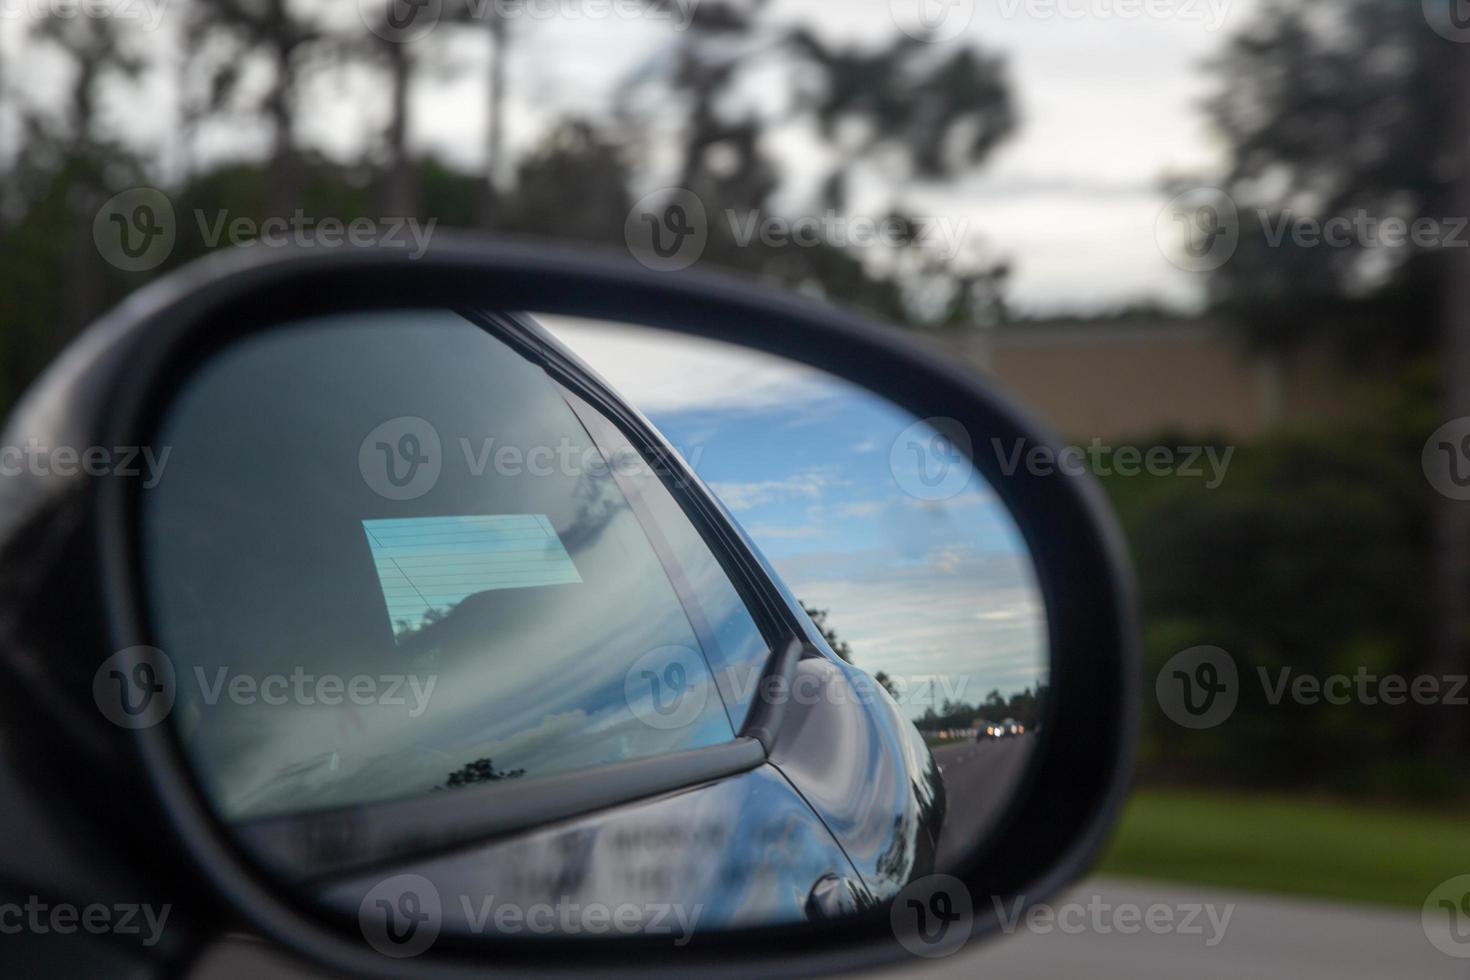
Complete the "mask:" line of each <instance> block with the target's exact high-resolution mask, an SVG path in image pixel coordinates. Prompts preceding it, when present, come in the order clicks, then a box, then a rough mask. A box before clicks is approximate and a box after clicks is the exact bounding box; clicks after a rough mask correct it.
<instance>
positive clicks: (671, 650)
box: [140, 310, 1050, 955]
mask: <svg viewBox="0 0 1470 980" xmlns="http://www.w3.org/2000/svg"><path fill="white" fill-rule="evenodd" d="M568 352H570V355H571V356H570V359H569V354H568ZM569 364H571V365H574V366H572V367H568V366H567V365H569ZM579 364H580V365H583V366H585V367H590V371H587V370H585V369H584V367H583V366H575V365H579ZM594 372H595V373H594ZM599 376H600V379H601V380H599ZM980 436H981V434H978V433H968V432H965V431H964V430H963V429H962V428H960V427H959V426H958V425H957V423H954V422H953V421H952V420H947V419H922V418H919V417H916V416H915V415H914V414H912V413H910V412H908V411H906V410H904V409H902V408H899V407H898V406H897V405H895V404H893V403H892V402H890V401H888V400H887V399H885V398H883V397H881V396H878V395H876V394H874V393H872V392H870V391H867V390H865V389H862V388H859V387H857V386H855V385H852V384H850V383H848V382H845V381H842V380H840V379H838V378H836V377H833V376H832V375H829V374H826V373H825V372H822V371H820V370H817V369H815V368H811V367H808V366H805V365H799V364H796V363H793V362H789V361H785V360H782V359H780V358H775V357H772V356H769V355H766V354H761V353H758V352H755V351H751V350H746V349H743V348H739V347H735V346H731V345H728V344H721V343H715V342H711V341H703V340H697V339H693V338H689V337H685V336H682V335H678V334H674V333H670V332H668V331H655V330H651V329H647V328H639V327H636V326H632V325H626V324H613V323H597V322H589V321H574V320H569V319H565V318H559V317H552V316H541V317H537V316H534V315H526V314H521V313H515V314H508V313H500V312H493V311H492V312H469V313H461V312H454V311H449V310H410V311H383V312H376V313H368V314H365V313H352V314H341V315H337V316H329V317H322V318H317V319H313V320H309V321H303V322H299V323H292V324H287V325H283V326H280V327H278V328H275V329H273V330H270V331H268V332H265V333H261V334H256V335H252V336H251V337H249V338H247V339H245V340H242V341H239V342H237V343H235V344H232V345H230V346H228V347H226V348H224V349H223V350H222V351H220V352H218V353H216V354H215V355H214V356H213V357H212V358H210V359H208V360H207V361H206V362H205V363H204V364H203V365H202V366H201V367H200V368H199V369H198V370H197V371H196V372H195V373H194V374H193V375H192V376H191V377H190V378H189V379H188V381H187V382H186V383H185V384H184V386H183V387H182V388H181V390H180V391H179V392H178V394H177V396H176V398H175V399H174V400H173V402H172V403H171V405H170V406H169V408H168V410H167V411H166V413H165V415H164V417H163V419H162V423H161V426H160V432H159V433H158V436H157V441H158V444H159V445H161V446H166V447H168V449H169V451H170V453H171V456H170V466H169V469H168V472H167V475H166V478H165V479H163V480H162V481H160V482H159V484H158V485H157V486H156V487H153V488H152V489H150V490H148V491H147V493H146V494H145V495H144V496H143V498H142V503H141V507H142V511H141V515H140V519H141V541H142V547H143V567H144V578H145V587H146V593H147V603H148V610H147V611H148V614H149V619H150V622H151V625H152V630H153V637H154V641H155V643H156V645H157V648H158V650H159V651H160V653H159V654H157V658H158V663H159V666H160V668H161V669H160V670H159V676H160V677H162V679H163V680H162V683H165V684H166V685H167V687H168V695H169V697H168V699H167V703H168V705H169V710H168V712H167V713H166V723H167V724H169V725H171V726H172V727H173V730H174V731H175V732H176V733H177V735H178V738H179V741H180V743H181V745H182V746H183V749H184V752H185V755H186V757H187V758H188V760H189V761H190V763H191V765H192V766H193V769H194V772H195V774H196V777H197V780H198V783H199V785H200V788H201V790H202V791H203V793H204V794H205V796H206V797H207V798H208V800H209V801H210V803H211V805H212V806H213V807H214V809H215V810H216V812H217V813H218V814H219V815H220V817H221V818H222V819H223V820H224V821H225V822H226V823H227V824H228V826H230V827H231V828H232V830H234V831H235V832H236V833H238V835H239V838H240V841H241V843H242V845H243V846H244V847H245V848H246V849H247V850H249V851H250V852H251V853H252V854H253V855H254V856H255V857H256V858H257V859H258V860H259V861H261V862H262V863H263V864H264V865H266V866H267V867H269V868H270V869H271V870H273V871H274V873H275V874H277V875H279V876H281V877H282V878H283V879H286V880H288V881H289V883H290V884H291V885H292V886H293V887H295V888H298V889H299V890H301V891H302V892H303V894H306V895H309V896H311V897H313V898H315V899H316V900H318V901H320V902H321V903H323V904H324V905H325V906H327V907H329V908H331V909H336V910H340V911H342V912H344V913H348V914H352V915H355V916H356V917H357V919H358V922H359V925H360V928H361V930H362V933H363V935H364V937H365V938H366V939H367V941H368V942H370V943H373V944H374V945H375V946H380V947H382V948H383V949H384V951H386V952H390V953H392V954H393V955H403V954H404V952H405V949H406V946H405V945H404V944H405V943H407V944H409V945H412V943H413V942H419V941H421V940H422V939H423V937H424V936H426V935H428V933H429V932H430V931H432V932H433V933H434V935H435V936H437V935H439V934H441V933H443V934H453V935H461V934H463V935H467V936H475V935H480V936H487V937H489V936H494V937H504V936H513V935H528V936H537V935H548V934H551V935H557V936H567V937H571V936H597V937H603V938H605V937H606V936H608V935H621V934H627V935H632V934H644V935H648V934H654V935H657V934H666V935H672V936H673V937H674V938H675V941H678V940H679V939H680V938H681V937H682V938H684V939H686V940H687V938H688V937H690V936H692V935H693V934H694V933H696V932H698V931H700V930H725V929H734V928H745V927H751V926H762V925H772V924H781V923H790V922H800V921H809V920H812V919H820V918H830V917H834V916H840V915H844V914H851V913H853V912H856V911H859V910H862V909H864V908H867V907H869V906H872V905H875V904H879V903H882V902H885V901H888V900H890V899H892V898H893V897H894V896H895V895H896V894H897V893H898V892H899V891H900V890H901V889H902V888H903V887H904V886H905V885H907V884H908V883H909V882H911V881H914V880H915V879H917V878H920V877H922V876H924V875H927V874H929V873H931V872H934V871H936V870H940V871H942V870H945V869H946V868H953V867H956V866H957V864H958V863H959V862H961V861H963V860H965V859H966V857H967V856H968V855H969V854H970V853H971V852H972V851H973V850H975V849H976V848H978V846H979V845H982V844H983V843H984V841H985V837H986V834H987V830H988V828H989V827H990V826H991V824H992V823H993V822H994V821H995V820H996V819H998V817H999V816H1000V814H1001V813H1002V811H1003V810H1004V808H1005V806H1006V804H1007V802H1009V800H1010V799H1011V798H1012V795H1013V793H1014V791H1015V788H1016V786H1017V784H1018V783H1019V781H1020V779H1021V778H1022V776H1023V774H1024V772H1025V768H1026V763H1027V761H1028V759H1029V758H1030V755H1031V753H1032V752H1033V750H1034V746H1035V744H1036V742H1037V740H1038V739H1039V738H1040V737H1043V727H1044V724H1045V720H1044V712H1045V705H1046V691H1047V685H1048V675H1049V666H1050V661H1049V656H1048V649H1047V635H1046V622H1045V607H1044V601H1043V598H1042V596H1041V594H1040V592H1039V589H1038V587H1037V584H1036V575H1035V570H1034V568H1033V567H1032V563H1031V559H1030V556H1029V554H1028V552H1027V548H1026V546H1025V543H1024V541H1023V538H1022V536H1021V534H1020V532H1019V530H1018V528H1017V526H1016V524H1015V521H1014V520H1013V519H1012V517H1011V515H1010V514H1009V513H1008V511H1007V510H1006V508H1005V507H1004V505H1003V504H1002V503H1001V502H1000V500H999V499H998V498H997V496H996V495H995V493H994V490H993V488H992V487H991V486H990V485H989V484H987V482H986V481H985V480H984V478H983V477H982V476H981V475H980V474H979V472H978V471H976V470H975V468H974V466H973V464H972V463H971V462H970V461H969V456H968V454H969V453H971V452H979V451H982V450H981V446H982V440H981V438H980ZM984 445H986V446H988V443H985V444H984ZM160 720H161V719H160ZM412 922H432V929H431V930H429V929H426V930H414V929H408V928H407V926H406V925H405V924H407V923H412ZM400 926H402V928H400ZM410 933H412V934H413V938H412V939H411V940H409V939H405V938H404V937H405V936H408V935H409V934H410ZM433 941H434V939H433V938H429V939H428V942H430V943H432V942H433ZM407 951H408V952H412V950H411V949H408V950H407Z"/></svg>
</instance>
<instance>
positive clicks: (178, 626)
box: [143, 312, 733, 817]
mask: <svg viewBox="0 0 1470 980" xmlns="http://www.w3.org/2000/svg"><path fill="white" fill-rule="evenodd" d="M348 326H350V329H348V328H347V327H348ZM405 437H407V438H405ZM160 441H161V443H162V444H163V445H167V446H169V447H171V449H172V456H171V460H170V470H169V478H168V479H166V480H164V481H163V482H162V483H161V484H160V485H159V486H158V487H157V488H155V489H154V490H152V491H150V492H149V494H148V496H147V497H146V498H145V499H144V508H145V509H144V515H143V521H144V523H143V533H144V535H145V538H146V545H147V554H148V555H149V556H150V561H149V566H148V568H147V569H146V574H147V579H148V585H149V593H150V603H151V607H152V613H153V620H154V623H155V625H156V628H157V635H158V639H159V642H160V645H161V646H162V648H163V649H164V651H165V653H167V654H168V655H169V656H170V658H171V659H172V662H173V664H174V667H175V675H176V682H177V701H176V704H175V708H174V712H173V718H174V720H175V722H176V723H177V724H178V725H179V727H180V730H181V733H182V735H183V737H184V740H185V743H186V744H187V746H188V749H189V751H190V752H191V753H192V754H193V755H194V757H195V760H196V763H197V764H198V769H199V771H200V772H201V773H203V774H204V775H205V778H206V779H207V780H208V783H209V789H210V791H211V792H212V794H213V795H214V798H215V799H216V801H217V802H218V804H219V805H220V806H221V808H222V809H223V810H224V812H225V813H226V814H227V815H228V816H231V817H246V816H257V815H265V814H272V813H281V812H290V811H300V810H309V809H314V808H320V807H328V806H338V805H347V804H355V803H362V802H369V801H374V800H382V799H390V798H396V797H403V796H411V795H415V794H421V793H428V792H432V791H435V790H439V789H442V790H443V791H446V792H453V791H455V789H456V788H457V787H461V786H464V785H468V784H471V783H482V782H491V781H496V780H501V779H518V778H524V779H534V778H536V777H538V776H544V775H549V774H552V773H558V772H567V771H573V770H577V769H583V768H587V767H591V766H597V765H603V764H607V763H611V762H615V761H619V760H624V759H631V758H638V757H645V756H650V755H656V754H661V753H666V752H674V751H680V750H684V749H689V748H694V747H698V746H703V745H710V744H714V743H717V742H722V741H727V740H729V739H731V738H732V737H733V730H732V728H731V725H730V722H729V720H728V718H727V716H726V713H725V709H724V706H723V703H722V702H721V699H720V697H719V695H718V693H717V692H716V691H715V690H714V685H713V684H712V683H711V676H710V673H709V669H708V666H707V664H706V662H705V660H704V657H703V655H702V648H701V644H700V640H699V635H698V633H697V631H696V630H695V629H693V628H692V627H691V624H690V620H689V618H688V616H686V614H685V611H684V609H683V607H682V606H681V604H680V601H679V598H678V596H677V594H676V592H675V590H674V588H673V586H672V585H671V583H670V580H669V576H668V574H667V573H666V572H665V570H664V567H663V566H662V565H661V564H660V562H659V560H658V556H657V554H656V552H655V550H654V548H653V547H652V546H651V544H650V542H649V539H648V537H647V536H646V535H645V534H644V532H643V530H642V528H641V526H640V524H639V521H638V519H637V517H636V516H635V514H634V512H633V510H632V509H631V508H630V506H629V503H628V500H627V498H626V497H625V496H624V495H623V493H622V492H621V491H620V490H619V487H618V484H617V482H616V480H615V479H614V478H613V476H612V474H611V473H610V472H609V470H608V467H607V465H606V462H605V460H604V459H603V457H602V456H601V454H600V453H599V452H598V450H597V449H596V448H595V447H594V445H593V443H592V440H591V439H590V438H589V436H588V434H587V432H586V430H585V429H584V428H583V427H582V425H581V424H580V423H579V421H578V419H577V417H576V416H575V415H574V414H573V413H572V411H571V409H570V408H569V407H568V405H567V403H566V401H565V400H563V398H562V397H561V394H560V392H559V390H558V389H557V388H556V386H555V385H553V384H552V383H551V381H550V380H549V379H548V378H547V377H546V376H545V374H544V373H543V372H542V371H541V370H540V368H538V367H536V366H535V365H533V364H531V363H530V362H528V361H526V360H524V359H523V358H521V357H520V356H519V355H517V354H516V353H514V352H513V351H512V350H511V349H510V348H508V347H506V346H505V345H504V344H502V343H501V342H499V341H497V340H495V339H494V338H492V337H491V336H489V335H488V334H486V333H484V332H483V331H481V330H480V329H478V328H477V327H474V326H472V325H471V324H469V323H467V322H465V321H464V320H462V319H460V318H459V317H457V316H455V315H453V314H449V313H442V312H424V313H414V314H397V315H387V314H377V315H371V316H363V317H357V318H354V319H352V320H351V321H348V319H347V318H345V317H344V318H332V319H330V320H325V321H320V322H315V323H313V324H311V325H310V326H309V327H308V326H303V327H301V328H298V329H293V330H282V331H276V332H274V333H271V334H266V335H261V336H258V337H255V338H252V339H251V340H249V341H247V342H245V343H242V344H239V345H237V346H234V347H231V348H229V349H228V350H227V351H226V352H225V353H223V354H222V355H220V356H218V357H217V358H216V359H215V360H214V361H212V362H211V363H209V364H207V365H206V366H205V367H204V368H203V370H201V371H200V372H199V374H197V375H196V376H195V378H194V379H192V380H191V382H190V383H189V385H188V387H187V388H186V389H185V390H184V392H182V393H181V395H180V398H179V400H178V402H177V404H176V405H175V406H174V408H173V410H172V412H171V414H170V415H169V417H168V419H167V420H166V424H165V426H164V430H163V432H162V433H161V435H160ZM420 473H422V474H423V476H420V475H419V474H420ZM404 498H407V499H404Z"/></svg>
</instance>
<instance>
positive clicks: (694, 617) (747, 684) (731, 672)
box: [567, 394, 770, 727]
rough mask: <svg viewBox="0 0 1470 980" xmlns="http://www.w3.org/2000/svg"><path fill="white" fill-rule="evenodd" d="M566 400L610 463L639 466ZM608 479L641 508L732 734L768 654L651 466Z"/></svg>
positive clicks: (586, 409)
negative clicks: (723, 703)
mask: <svg viewBox="0 0 1470 980" xmlns="http://www.w3.org/2000/svg"><path fill="white" fill-rule="evenodd" d="M567 398H568V400H569V401H570V402H571V403H572V406H573V407H574V408H575V409H576V411H577V414H578V416H579V417H580V418H581V419H582V421H583V422H584V423H585V424H586V425H587V428H588V430H589V431H591V433H592V435H593V437H594V438H596V440H597V442H598V444H599V445H600V446H601V447H602V448H603V449H604V450H605V451H606V452H607V453H608V455H609V457H610V458H611V459H613V460H614V461H615V462H616V460H618V459H619V458H620V457H626V458H631V459H633V460H635V461H638V462H641V459H640V457H638V454H637V452H636V451H635V450H634V449H633V447H632V445H631V444H630V443H629V442H628V440H627V439H626V438H624V437H623V434H622V433H621V432H619V431H618V430H617V428H615V427H614V426H613V425H612V423H610V422H608V421H607V420H606V419H604V418H603V417H602V416H601V415H600V414H598V413H597V412H596V411H595V410H594V409H592V408H591V407H590V406H589V405H587V404H586V403H585V402H584V401H582V400H581V399H579V398H577V397H576V396H575V395H571V394H568V396H567ZM615 473H616V475H617V476H618V477H619V478H620V480H621V482H622V486H623V488H624V489H625V490H626V491H627V492H628V493H629V494H631V495H634V496H635V497H636V499H637V501H638V502H639V503H640V504H642V505H643V506H644V507H645V508H646V513H647V520H648V525H649V533H650V534H651V535H655V536H656V538H657V543H658V545H659V546H661V547H664V548H665V549H666V556H665V561H666V563H667V564H668V565H670V566H671V568H672V573H673V574H674V575H675V576H676V577H677V578H678V582H677V585H678V590H679V593H680V597H681V598H682V599H683V600H684V605H685V611H686V612H687V613H688V614H689V619H690V621H691V622H692V623H693V624H694V628H695V631H696V632H697V633H699V634H700V639H701V641H702V642H703V645H704V650H705V653H706V654H708V656H709V661H710V665H711V666H712V667H713V668H714V671H715V679H716V682H717V684H718V685H719V689H720V693H721V694H722V695H724V698H725V701H726V703H727V704H729V706H730V713H731V716H732V718H733V720H734V721H735V724H736V727H739V725H740V723H741V722H742V721H743V720H744V718H745V715H746V713H747V712H748V710H749V708H750V702H751V700H752V699H753V698H754V696H755V691H756V688H757V686H758V684H759V680H760V676H761V673H762V671H763V670H764V668H765V663H766V658H767V657H768V656H769V655H770V647H769V646H768V645H767V643H766V641H765V640H764V639H763V638H762V636H761V633H760V629H759V628H758V627H757V626H756V624H755V620H753V619H751V617H750V612H749V611H748V610H747V609H746V606H745V602H744V601H743V600H742V599H741V598H740V594H739V593H738V592H736V591H735V586H734V585H733V584H731V582H730V578H729V576H727V575H726V574H725V570H724V568H722V567H721V566H720V563H719V560H718V559H716V558H715V556H714V554H713V553H712V552H711V551H710V549H709V546H708V545H707V544H705V542H704V539H703V538H702V537H700V534H699V532H698V531H697V530H695V528H694V525H693V524H691V523H690V522H689V518H688V517H687V516H686V515H685V514H684V511H683V509H682V508H681V507H680V506H679V504H678V502H677V501H675V500H674V497H673V495H672V494H671V493H669V490H668V488H667V487H665V486H664V484H663V483H662V481H661V480H660V479H659V477H658V476H657V475H655V473H654V472H653V469H652V467H650V466H648V465H633V466H626V467H625V466H618V467H616V468H615Z"/></svg>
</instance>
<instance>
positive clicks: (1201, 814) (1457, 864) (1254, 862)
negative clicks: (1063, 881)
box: [1098, 790, 1470, 908]
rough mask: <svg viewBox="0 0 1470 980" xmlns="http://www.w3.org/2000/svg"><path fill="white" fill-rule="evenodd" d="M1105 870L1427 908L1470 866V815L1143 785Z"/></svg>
mask: <svg viewBox="0 0 1470 980" xmlns="http://www.w3.org/2000/svg"><path fill="white" fill-rule="evenodd" d="M1098 870H1099V872H1100V873H1102V874H1107V875H1114V876H1123V877H1133V878H1153V879H1160V880H1165V881H1177V882H1189V883H1196V884H1204V885H1215V886H1219V887H1226V888H1239V889H1246V890H1252V891H1265V892H1277V893H1282V894H1289V895H1302V896H1311V897H1315V898H1327V899H1336V900H1340V901H1349V902H1372V903H1376V904H1382V905H1398V906H1404V907H1412V908H1419V907H1420V906H1421V905H1422V904H1423V903H1424V899H1425V898H1426V896H1428V894H1429V892H1430V891H1431V890H1432V889H1433V888H1434V887H1435V886H1436V885H1438V884H1439V883H1440V882H1442V881H1444V880H1445V879H1447V878H1451V877H1454V876H1455V875H1459V874H1470V820H1467V819H1466V818H1464V817H1457V816H1453V815H1450V814H1446V813H1422V812H1416V811H1412V810H1396V809H1389V808H1386V807H1373V806H1353V805H1347V804H1339V803H1328V802H1320V801H1315V800H1300V799H1292V798H1287V797H1254V796H1234V795H1228V794H1220V793H1188V792H1177V791H1159V790H1144V791H1140V792H1138V793H1136V794H1135V795H1134V797H1133V799H1132V802H1131V803H1130V804H1129V806H1128V808H1127V810H1126V812H1125V814H1124V816H1123V821H1122V824H1121V826H1120V827H1119V829H1118V832H1117V834H1116V836H1115V837H1114V839H1113V842H1112V844H1111V846H1110V847H1109V848H1108V852H1107V854H1105V855H1104V857H1103V861H1102V864H1101V866H1100V868H1099V869H1098Z"/></svg>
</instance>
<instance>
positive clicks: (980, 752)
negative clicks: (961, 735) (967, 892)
mask: <svg viewBox="0 0 1470 980" xmlns="http://www.w3.org/2000/svg"><path fill="white" fill-rule="evenodd" d="M1034 744H1035V743H1034V742H1033V739H1032V736H1031V735H1021V736H1019V737H1017V738H991V739H984V740H982V741H979V742H958V743H955V744H953V745H940V746H936V747H935V748H934V749H933V752H934V758H935V759H936V760H938V762H939V769H940V771H941V772H942V773H943V774H944V792H945V796H946V797H947V798H948V800H949V806H948V808H947V810H946V812H945V817H944V828H943V829H942V830H941V831H940V833H939V856H938V858H937V859H936V861H935V864H936V866H937V867H938V868H939V870H941V871H943V870H945V869H948V868H953V867H954V866H955V864H956V862H957V860H958V859H959V858H960V857H962V856H963V855H964V853H965V851H966V850H967V849H968V848H969V847H970V846H972V845H973V844H974V843H975V842H977V841H979V840H981V839H983V838H984V836H985V835H986V834H987V833H989V832H990V828H991V826H992V824H993V823H994V822H995V820H996V819H997V818H999V817H1000V815H1001V812H1002V811H1003V810H1004V809H1005V805H1006V804H1007V803H1008V802H1010V799H1011V796H1012V795H1013V794H1014V793H1015V787H1016V785H1017V783H1018V782H1019V781H1020V779H1021V776H1022V775H1023V774H1024V773H1025V771H1026V761H1027V760H1028V759H1030V758H1031V748H1032V746H1033V745H1034Z"/></svg>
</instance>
